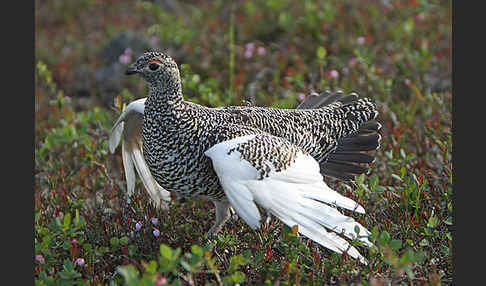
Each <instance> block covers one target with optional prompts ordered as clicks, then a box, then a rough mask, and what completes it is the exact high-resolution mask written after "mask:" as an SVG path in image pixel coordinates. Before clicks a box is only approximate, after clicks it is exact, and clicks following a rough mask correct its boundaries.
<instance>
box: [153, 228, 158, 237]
mask: <svg viewBox="0 0 486 286" xmlns="http://www.w3.org/2000/svg"><path fill="white" fill-rule="evenodd" d="M152 233H153V234H154V236H155V237H159V235H160V230H158V229H156V228H154V231H153V232H152Z"/></svg>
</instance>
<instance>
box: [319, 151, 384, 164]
mask: <svg viewBox="0 0 486 286" xmlns="http://www.w3.org/2000/svg"><path fill="white" fill-rule="evenodd" d="M327 160H328V161H341V162H353V163H364V164H369V163H372V162H373V161H374V160H375V157H373V156H371V155H368V154H366V153H359V152H340V153H332V154H331V155H329V156H328V157H327Z"/></svg>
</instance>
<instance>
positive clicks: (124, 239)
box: [120, 236, 129, 245]
mask: <svg viewBox="0 0 486 286" xmlns="http://www.w3.org/2000/svg"><path fill="white" fill-rule="evenodd" d="M128 241H129V239H128V237H127V236H123V237H122V238H120V243H121V244H122V245H127V244H128Z"/></svg>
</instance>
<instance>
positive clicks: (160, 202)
mask: <svg viewBox="0 0 486 286" xmlns="http://www.w3.org/2000/svg"><path fill="white" fill-rule="evenodd" d="M145 100H146V98H141V99H138V100H136V101H133V102H131V103H130V104H129V105H128V106H127V108H126V109H125V110H124V111H123V113H122V114H121V115H120V117H119V118H118V120H117V121H116V123H115V124H114V125H113V128H112V129H111V134H110V137H109V139H108V148H109V150H110V152H111V153H114V152H115V150H116V147H117V146H118V145H119V144H120V140H121V139H122V136H123V140H122V159H123V168H124V170H125V178H126V180H127V194H128V195H133V193H134V191H135V180H136V176H135V170H136V171H137V173H138V175H139V176H140V179H141V181H142V183H143V185H144V187H145V189H146V190H147V192H148V193H149V195H150V198H151V199H152V201H153V202H154V203H155V205H156V207H158V208H162V209H168V204H167V202H169V201H170V200H171V198H170V193H169V192H168V191H166V190H165V189H164V188H162V187H161V186H160V185H159V184H158V183H157V182H156V181H155V179H154V177H153V176H152V174H151V173H150V169H149V168H148V166H147V164H146V162H145V159H144V157H143V154H142V134H141V133H142V124H143V112H144V103H145ZM134 167H135V168H134Z"/></svg>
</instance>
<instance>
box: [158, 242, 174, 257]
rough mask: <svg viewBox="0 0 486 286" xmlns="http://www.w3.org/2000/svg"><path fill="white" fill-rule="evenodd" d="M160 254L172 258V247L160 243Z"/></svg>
mask: <svg viewBox="0 0 486 286" xmlns="http://www.w3.org/2000/svg"><path fill="white" fill-rule="evenodd" d="M160 255H162V256H163V257H164V258H167V259H168V260H171V259H172V248H170V246H168V245H166V244H163V243H162V244H160Z"/></svg>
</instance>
